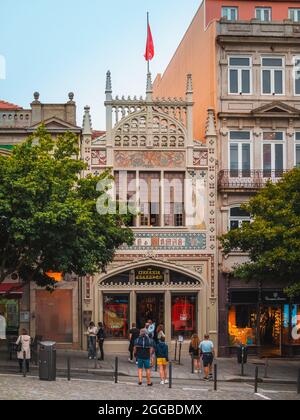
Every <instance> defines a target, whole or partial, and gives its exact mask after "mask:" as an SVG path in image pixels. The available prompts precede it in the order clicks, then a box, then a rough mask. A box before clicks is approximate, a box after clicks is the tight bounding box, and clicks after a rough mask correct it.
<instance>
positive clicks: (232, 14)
mask: <svg viewBox="0 0 300 420" xmlns="http://www.w3.org/2000/svg"><path fill="white" fill-rule="evenodd" d="M222 17H225V18H227V20H237V19H238V7H227V6H225V7H222Z"/></svg>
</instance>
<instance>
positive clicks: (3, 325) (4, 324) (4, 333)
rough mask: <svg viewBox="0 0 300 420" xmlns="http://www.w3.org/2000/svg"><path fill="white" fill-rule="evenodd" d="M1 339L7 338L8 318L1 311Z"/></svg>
mask: <svg viewBox="0 0 300 420" xmlns="http://www.w3.org/2000/svg"><path fill="white" fill-rule="evenodd" d="M0 340H6V319H5V316H4V313H3V312H1V313H0Z"/></svg>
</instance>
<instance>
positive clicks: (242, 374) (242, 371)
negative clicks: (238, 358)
mask: <svg viewBox="0 0 300 420" xmlns="http://www.w3.org/2000/svg"><path fill="white" fill-rule="evenodd" d="M244 351H245V349H244V347H242V363H241V376H244Z"/></svg>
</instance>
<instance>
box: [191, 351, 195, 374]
mask: <svg viewBox="0 0 300 420" xmlns="http://www.w3.org/2000/svg"><path fill="white" fill-rule="evenodd" d="M191 359H192V374H194V373H195V356H194V355H193V354H192V356H191Z"/></svg>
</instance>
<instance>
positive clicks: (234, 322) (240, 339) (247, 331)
mask: <svg viewBox="0 0 300 420" xmlns="http://www.w3.org/2000/svg"><path fill="white" fill-rule="evenodd" d="M256 328H257V306H256V305H235V306H231V307H230V308H229V313H228V333H229V345H230V346H235V345H239V344H244V345H247V346H251V345H255V344H256V341H257V340H256Z"/></svg>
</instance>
